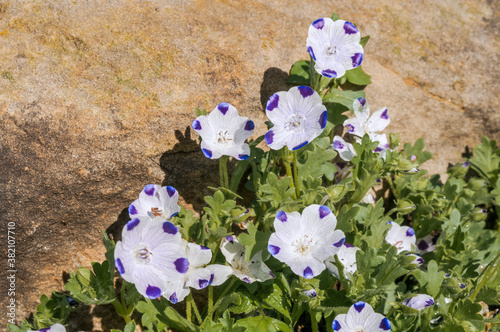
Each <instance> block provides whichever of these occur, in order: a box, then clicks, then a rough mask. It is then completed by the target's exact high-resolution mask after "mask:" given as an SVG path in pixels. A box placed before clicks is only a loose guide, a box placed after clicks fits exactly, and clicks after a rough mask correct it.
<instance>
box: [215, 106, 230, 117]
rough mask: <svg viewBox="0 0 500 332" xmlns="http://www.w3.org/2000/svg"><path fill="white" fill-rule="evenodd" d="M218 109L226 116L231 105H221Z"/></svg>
mask: <svg viewBox="0 0 500 332" xmlns="http://www.w3.org/2000/svg"><path fill="white" fill-rule="evenodd" d="M217 109H218V110H219V111H220V112H221V113H222V114H223V115H226V113H227V111H228V110H229V104H228V103H220V104H219V106H217Z"/></svg>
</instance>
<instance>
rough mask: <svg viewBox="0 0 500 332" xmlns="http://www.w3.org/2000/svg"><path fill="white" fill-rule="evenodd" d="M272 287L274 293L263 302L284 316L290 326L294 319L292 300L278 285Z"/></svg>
mask: <svg viewBox="0 0 500 332" xmlns="http://www.w3.org/2000/svg"><path fill="white" fill-rule="evenodd" d="M272 287H273V291H272V293H271V294H269V295H268V296H266V297H264V298H263V299H262V301H263V302H264V303H266V304H267V305H269V306H270V307H272V308H273V309H275V310H276V311H278V312H279V313H280V314H282V315H283V316H284V317H285V318H286V319H287V322H288V323H289V324H290V323H291V319H292V317H291V316H290V310H291V309H292V307H291V303H290V300H289V299H288V297H287V296H286V294H284V293H283V291H282V290H281V288H280V287H279V286H278V285H277V284H272Z"/></svg>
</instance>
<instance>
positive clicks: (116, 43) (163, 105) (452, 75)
mask: <svg viewBox="0 0 500 332" xmlns="http://www.w3.org/2000/svg"><path fill="white" fill-rule="evenodd" d="M499 11H500V4H499V1H498V0H477V1H473V0H427V1H424V0H413V1H393V0H380V1H366V0H350V1H340V0H335V1H324V0H322V1H320V0H311V1H292V0H288V1H279V0H247V1H229V0H199V1H187V0H186V1H182V0H164V1H160V0H149V1H139V0H136V1H127V0H122V1H119V0H88V1H83V0H73V1H63V0H59V1H58V0H40V1H22V0H18V1H15V0H11V1H7V0H2V1H0V42H1V48H0V74H1V77H0V121H1V122H0V219H1V234H2V235H1V236H2V238H4V237H6V223H7V221H14V222H15V223H16V236H17V240H18V243H17V248H16V249H17V257H16V260H17V266H16V267H17V269H18V273H17V277H18V280H17V295H16V300H17V304H18V311H17V318H18V321H20V320H21V319H22V318H24V317H26V316H27V315H29V313H30V312H33V311H34V310H35V307H36V305H37V303H38V298H39V296H40V294H41V293H43V292H45V293H50V292H51V291H52V290H62V289H63V284H64V278H65V277H66V276H67V273H68V272H69V271H71V270H75V269H76V268H77V267H78V266H80V265H84V266H89V263H90V261H102V260H103V252H104V247H103V246H102V244H101V240H100V237H101V231H102V230H103V229H108V231H110V232H115V233H116V231H117V230H119V229H120V227H121V225H122V224H123V223H124V222H125V220H126V210H125V209H126V208H127V206H128V204H130V203H131V202H132V201H133V200H134V199H135V198H136V197H137V195H138V193H139V192H140V190H141V189H142V187H143V186H144V185H146V184H148V183H158V184H163V185H172V186H174V187H176V188H177V189H178V191H179V192H180V194H181V196H182V199H181V201H182V204H184V205H185V206H186V207H189V208H194V209H196V210H199V209H200V208H201V206H202V202H203V201H202V198H203V196H204V195H205V194H207V193H208V191H207V190H206V189H204V188H205V186H206V185H209V184H212V185H214V184H216V183H217V169H218V168H217V162H215V161H209V160H207V159H205V158H204V157H203V155H202V154H201V152H200V151H199V149H198V147H197V145H196V137H195V135H194V134H193V133H192V132H191V131H189V129H188V127H189V126H190V124H191V122H192V120H193V119H194V117H195V115H194V108H195V107H200V108H206V109H207V110H211V109H213V108H214V107H215V106H216V105H217V104H218V103H220V102H222V101H226V102H229V103H231V104H233V105H235V106H236V107H237V108H238V110H239V111H240V114H242V115H244V116H247V117H250V118H252V119H254V120H255V123H256V134H258V135H260V134H263V133H264V132H265V125H264V123H263V122H264V121H265V120H266V118H265V114H264V112H263V103H265V101H266V100H267V98H268V97H269V96H270V95H271V94H272V93H273V92H276V91H281V90H286V89H288V87H287V86H286V84H285V83H284V82H285V80H286V78H287V72H288V70H289V68H290V66H291V64H292V63H293V62H295V61H297V60H300V59H305V58H307V57H308V55H307V52H306V46H305V40H306V37H307V29H308V26H309V25H310V24H311V23H312V21H313V20H315V19H317V18H320V17H327V16H330V15H331V13H332V12H336V13H337V14H339V15H340V16H341V18H343V19H346V20H349V21H352V22H355V23H356V24H357V25H358V27H359V29H360V31H361V33H362V35H371V39H370V41H369V43H368V45H367V47H366V49H365V57H364V62H363V67H364V69H365V71H366V72H368V73H369V74H371V75H372V81H373V84H372V85H371V86H369V87H368V88H367V89H366V93H367V98H368V101H369V103H370V105H371V107H372V109H373V110H374V109H378V108H380V107H383V106H387V107H388V109H389V112H390V113H389V114H390V116H391V120H392V122H391V124H390V126H389V127H388V130H387V131H388V132H389V131H391V132H398V133H400V134H401V138H402V141H403V142H414V141H415V140H416V139H417V138H419V137H424V138H425V139H426V141H427V143H428V145H427V147H428V149H429V150H430V151H431V152H432V153H433V154H434V159H433V160H432V161H430V162H428V164H427V168H428V169H430V170H431V171H432V172H434V173H436V172H440V173H442V172H444V171H445V169H446V167H447V165H448V163H449V162H452V163H455V162H459V161H461V160H462V154H463V153H464V152H465V149H466V147H467V146H468V147H473V146H475V145H476V144H478V143H479V142H480V139H481V136H482V135H488V136H489V137H490V138H495V139H500V111H499V104H500V98H499V96H498V95H499V88H498V82H499V70H498V66H499V61H498V53H499V51H500V47H499V22H500V19H499V15H500V14H499ZM5 248H6V241H3V240H2V253H5V252H6V249H5ZM4 262H5V263H4ZM4 262H2V265H1V266H3V268H2V271H1V275H0V276H1V277H2V282H1V283H0V284H1V285H2V290H1V291H2V294H1V295H0V299H2V301H5V300H4V298H5V297H6V296H5V295H4V294H6V290H5V286H6V284H5V283H4V280H5V271H6V268H5V266H6V258H4ZM3 303H5V302H2V308H5V307H4V304H3ZM3 310H4V309H1V310H0V312H3ZM88 310H93V309H88ZM89 312H90V311H88V312H87V314H88V313H89ZM93 314H94V316H96V317H102V316H105V314H103V313H99V312H98V311H97V312H93ZM3 319H4V315H2V321H3ZM81 324H83V325H80V326H79V328H80V329H83V330H91V329H92V328H94V329H96V330H99V329H101V328H102V329H105V330H106V329H108V328H109V327H108V326H106V325H105V324H104V323H103V325H102V326H101V325H99V323H97V325H95V326H94V327H92V319H91V318H88V319H87V320H86V321H85V322H84V323H81ZM2 325H3V324H2ZM3 326H5V325H3ZM74 328H76V327H74Z"/></svg>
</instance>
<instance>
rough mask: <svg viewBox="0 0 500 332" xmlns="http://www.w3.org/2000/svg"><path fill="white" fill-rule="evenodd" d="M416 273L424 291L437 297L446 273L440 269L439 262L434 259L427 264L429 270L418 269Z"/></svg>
mask: <svg viewBox="0 0 500 332" xmlns="http://www.w3.org/2000/svg"><path fill="white" fill-rule="evenodd" d="M414 275H415V278H416V279H417V280H418V282H419V284H420V286H421V287H422V289H423V290H424V293H426V294H429V295H430V296H432V297H435V296H436V295H437V294H438V293H439V288H440V287H441V284H442V283H443V280H444V275H445V273H444V272H443V271H438V264H437V263H436V261H434V260H432V261H430V262H429V264H428V265H427V272H424V271H422V270H416V271H415V272H414Z"/></svg>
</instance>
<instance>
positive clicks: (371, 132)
mask: <svg viewBox="0 0 500 332" xmlns="http://www.w3.org/2000/svg"><path fill="white" fill-rule="evenodd" d="M353 109H354V115H355V117H354V118H352V119H347V120H345V121H344V127H345V128H347V132H348V133H349V134H351V135H354V137H355V140H356V142H358V143H359V142H361V138H363V136H364V135H365V134H367V135H368V137H370V140H371V141H372V142H378V146H377V147H376V148H375V150H374V151H373V152H377V153H380V155H381V156H382V158H384V159H385V154H386V150H387V149H388V148H389V143H388V141H387V136H386V135H385V134H378V132H379V131H381V130H384V129H385V127H387V126H388V125H389V123H390V122H391V120H390V119H389V115H388V113H387V108H385V107H384V108H381V109H379V110H378V111H376V112H374V113H373V114H372V115H371V116H370V107H369V106H368V102H367V101H366V99H364V98H358V99H356V100H354V102H353ZM332 148H333V149H335V150H337V152H338V153H339V155H340V158H342V159H343V160H345V161H350V160H351V159H352V158H353V157H354V156H356V150H354V147H353V146H352V144H350V143H347V142H346V141H345V140H344V139H343V138H342V137H340V136H338V135H337V136H335V137H334V139H333V144H332Z"/></svg>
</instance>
